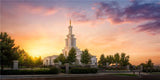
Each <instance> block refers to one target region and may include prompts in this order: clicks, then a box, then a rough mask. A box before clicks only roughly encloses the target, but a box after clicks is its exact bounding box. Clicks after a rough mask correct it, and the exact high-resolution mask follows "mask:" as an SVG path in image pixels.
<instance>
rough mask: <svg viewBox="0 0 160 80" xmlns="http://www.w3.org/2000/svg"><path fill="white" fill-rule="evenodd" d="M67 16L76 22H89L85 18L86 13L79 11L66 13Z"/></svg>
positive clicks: (86, 17) (87, 18)
mask: <svg viewBox="0 0 160 80" xmlns="http://www.w3.org/2000/svg"><path fill="white" fill-rule="evenodd" d="M68 16H69V17H70V18H71V19H73V20H74V21H76V22H88V21H90V19H89V17H88V16H87V13H86V11H84V10H82V11H81V10H79V11H71V12H69V13H68Z"/></svg>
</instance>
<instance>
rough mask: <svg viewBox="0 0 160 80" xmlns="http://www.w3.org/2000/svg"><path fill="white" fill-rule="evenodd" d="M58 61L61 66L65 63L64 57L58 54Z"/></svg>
mask: <svg viewBox="0 0 160 80" xmlns="http://www.w3.org/2000/svg"><path fill="white" fill-rule="evenodd" d="M58 60H59V61H60V62H61V63H62V64H65V63H66V58H65V56H64V54H60V55H59V56H58Z"/></svg>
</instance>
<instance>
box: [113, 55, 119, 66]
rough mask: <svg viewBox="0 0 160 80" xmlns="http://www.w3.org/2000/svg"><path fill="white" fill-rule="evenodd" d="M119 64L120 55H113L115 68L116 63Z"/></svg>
mask: <svg viewBox="0 0 160 80" xmlns="http://www.w3.org/2000/svg"><path fill="white" fill-rule="evenodd" d="M119 62H120V55H119V53H116V54H114V63H115V64H116V67H117V66H118V63H119Z"/></svg>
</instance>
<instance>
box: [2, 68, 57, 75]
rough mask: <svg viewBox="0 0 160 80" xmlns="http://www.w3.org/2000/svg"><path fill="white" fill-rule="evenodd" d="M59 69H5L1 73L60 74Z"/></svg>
mask: <svg viewBox="0 0 160 80" xmlns="http://www.w3.org/2000/svg"><path fill="white" fill-rule="evenodd" d="M58 73H59V69H57V68H50V69H38V70H3V71H2V72H1V75H28V74H58Z"/></svg>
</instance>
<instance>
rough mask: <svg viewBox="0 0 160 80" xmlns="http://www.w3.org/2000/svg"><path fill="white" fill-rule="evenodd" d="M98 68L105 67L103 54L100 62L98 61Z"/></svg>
mask: <svg viewBox="0 0 160 80" xmlns="http://www.w3.org/2000/svg"><path fill="white" fill-rule="evenodd" d="M98 64H99V66H105V65H106V58H105V56H104V54H102V55H101V57H100V60H99V61H98Z"/></svg>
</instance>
